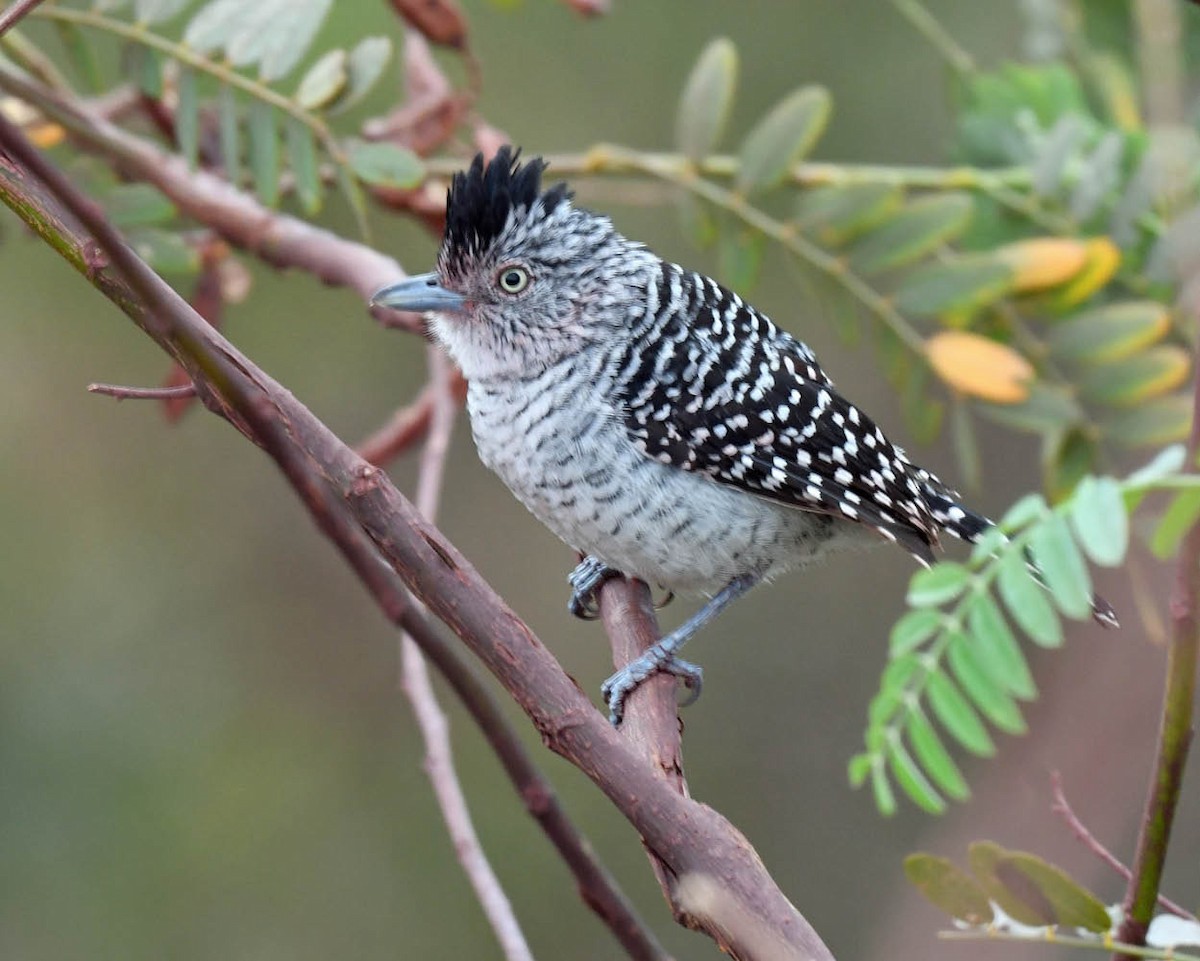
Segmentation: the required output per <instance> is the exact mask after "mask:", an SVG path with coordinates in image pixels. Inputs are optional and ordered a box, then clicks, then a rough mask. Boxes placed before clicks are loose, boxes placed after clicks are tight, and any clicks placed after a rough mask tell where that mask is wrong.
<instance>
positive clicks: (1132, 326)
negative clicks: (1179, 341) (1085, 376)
mask: <svg viewBox="0 0 1200 961" xmlns="http://www.w3.org/2000/svg"><path fill="white" fill-rule="evenodd" d="M1170 329H1171V312H1170V310H1168V309H1167V308H1166V307H1165V306H1164V305H1163V304H1160V303H1159V302H1158V301H1154V300H1138V301H1130V302H1126V303H1118V304H1108V305H1106V306H1104V307H1098V308H1096V309H1095V310H1088V311H1085V312H1084V313H1082V314H1076V315H1075V316H1074V317H1071V318H1069V319H1068V320H1063V321H1059V322H1057V323H1055V324H1054V326H1053V327H1051V328H1050V332H1049V335H1048V337H1047V338H1046V340H1047V343H1048V344H1049V346H1050V353H1051V356H1053V357H1054V358H1055V359H1058V360H1064V361H1068V362H1071V363H1076V364H1100V363H1110V362H1112V361H1116V360H1123V359H1124V358H1126V357H1129V356H1130V355H1132V354H1136V353H1137V352H1138V351H1140V350H1142V349H1143V348H1146V347H1149V346H1150V345H1151V344H1154V343H1156V342H1157V341H1159V340H1162V338H1163V337H1165V336H1166V334H1167V332H1168V331H1169V330H1170Z"/></svg>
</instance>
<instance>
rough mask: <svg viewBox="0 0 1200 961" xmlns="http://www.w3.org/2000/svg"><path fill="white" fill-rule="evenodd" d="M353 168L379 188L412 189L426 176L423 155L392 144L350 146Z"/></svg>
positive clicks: (356, 172) (360, 177) (355, 143)
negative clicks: (422, 161) (419, 155)
mask: <svg viewBox="0 0 1200 961" xmlns="http://www.w3.org/2000/svg"><path fill="white" fill-rule="evenodd" d="M349 156H350V167H351V169H352V170H353V171H354V173H355V175H356V176H357V177H358V178H359V179H360V180H362V181H364V182H366V183H369V184H373V185H375V186H377V187H393V188H397V189H400V190H409V189H411V188H413V187H416V186H419V185H420V183H421V181H422V180H424V179H425V166H424V164H422V163H421V160H420V158H419V157H418V156H417V155H416V154H415V153H413V152H412V151H411V150H408V149H407V148H405V147H397V146H396V145H395V144H391V143H364V142H363V141H355V142H353V143H352V144H351V145H350V154H349Z"/></svg>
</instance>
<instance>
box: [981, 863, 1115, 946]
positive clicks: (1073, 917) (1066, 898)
mask: <svg viewBox="0 0 1200 961" xmlns="http://www.w3.org/2000/svg"><path fill="white" fill-rule="evenodd" d="M993 871H994V873H995V875H996V877H997V879H998V880H999V881H1000V882H1001V883H1002V884H1003V885H1004V886H1005V887H1006V888H1007V889H1008V890H1009V892H1010V893H1012V894H1013V895H1014V896H1018V897H1023V898H1028V899H1029V900H1031V901H1033V900H1035V898H1034V897H1032V896H1031V895H1032V894H1033V892H1035V891H1036V892H1037V894H1039V895H1040V896H1041V898H1040V899H1037V900H1038V903H1042V901H1044V902H1048V903H1049V904H1050V906H1051V910H1052V912H1053V921H1051V922H1050V923H1052V924H1057V925H1059V926H1061V927H1067V928H1084V929H1085V930H1088V931H1094V932H1097V933H1099V932H1102V931H1107V930H1109V928H1111V927H1112V919H1111V918H1110V917H1109V916H1108V911H1106V910H1105V908H1104V905H1103V904H1102V903H1101V902H1100V900H1099V899H1098V898H1097V897H1096V896H1095V895H1094V894H1092V892H1091V891H1089V890H1087V889H1086V888H1085V887H1083V886H1082V885H1080V884H1079V883H1078V882H1077V881H1075V880H1074V879H1073V878H1071V877H1070V876H1068V875H1067V874H1066V873H1064V872H1063V871H1062V870H1060V869H1059V868H1056V867H1055V866H1054V865H1052V864H1048V863H1047V862H1045V861H1043V860H1042V859H1041V858H1039V857H1036V856H1035V855H1032V854H1027V853H1025V852H1024V851H1013V852H1011V853H1009V854H1008V855H1007V856H1006V857H1004V858H1002V859H1001V860H1000V861H999V863H997V864H996V865H995V867H994V868H993Z"/></svg>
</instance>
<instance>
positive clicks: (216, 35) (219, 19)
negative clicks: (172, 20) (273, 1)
mask: <svg viewBox="0 0 1200 961" xmlns="http://www.w3.org/2000/svg"><path fill="white" fill-rule="evenodd" d="M262 6H263V7H266V8H268V9H269V7H270V4H265V3H264V4H262ZM245 14H246V4H245V2H244V0H213V2H212V3H208V4H205V5H204V6H203V7H201V8H200V10H199V12H197V14H196V15H195V16H194V17H193V18H192V19H191V21H190V22H189V23H188V25H187V28H186V29H185V30H184V32H183V42H184V43H185V44H187V46H189V47H191V48H193V49H194V50H198V51H200V52H201V53H210V52H211V51H213V50H217V49H220V48H221V47H224V46H225V45H226V44H227V43H228V42H229V41H230V40H231V39H232V38H233V35H234V33H235V32H236V31H237V29H238V27H239V26H240V25H241V22H242V20H244V19H245Z"/></svg>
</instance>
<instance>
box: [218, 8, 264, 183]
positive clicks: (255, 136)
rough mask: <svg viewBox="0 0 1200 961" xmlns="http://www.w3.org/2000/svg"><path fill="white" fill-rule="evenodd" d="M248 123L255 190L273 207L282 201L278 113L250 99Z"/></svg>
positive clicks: (251, 168)
mask: <svg viewBox="0 0 1200 961" xmlns="http://www.w3.org/2000/svg"><path fill="white" fill-rule="evenodd" d="M218 2H219V0H218ZM247 120H248V123H247V128H248V132H249V134H250V172H251V173H252V174H253V175H254V190H255V193H257V194H258V199H259V200H261V201H262V202H263V203H264V204H266V205H267V206H268V207H274V206H275V204H276V203H278V202H279V132H278V130H277V129H276V127H275V110H274V108H273V107H271V105H270V104H266V103H263V102H262V101H261V100H251V101H250V111H249V115H248V118H247Z"/></svg>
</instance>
